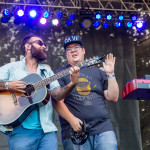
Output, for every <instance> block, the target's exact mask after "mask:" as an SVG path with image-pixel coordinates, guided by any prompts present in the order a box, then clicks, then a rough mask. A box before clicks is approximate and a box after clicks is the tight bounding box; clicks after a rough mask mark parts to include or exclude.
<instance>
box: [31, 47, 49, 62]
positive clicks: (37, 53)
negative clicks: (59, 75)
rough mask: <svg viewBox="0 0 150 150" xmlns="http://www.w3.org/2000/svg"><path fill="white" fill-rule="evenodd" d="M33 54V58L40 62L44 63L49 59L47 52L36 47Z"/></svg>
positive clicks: (32, 51) (32, 50) (33, 48)
mask: <svg viewBox="0 0 150 150" xmlns="http://www.w3.org/2000/svg"><path fill="white" fill-rule="evenodd" d="M31 54H32V57H33V58H36V59H37V60H38V61H44V60H46V59H47V55H46V53H45V51H41V50H39V49H37V48H35V47H34V46H32V47H31Z"/></svg>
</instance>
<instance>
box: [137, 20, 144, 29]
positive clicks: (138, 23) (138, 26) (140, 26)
mask: <svg viewBox="0 0 150 150" xmlns="http://www.w3.org/2000/svg"><path fill="white" fill-rule="evenodd" d="M136 27H137V28H139V29H141V28H142V27H143V21H137V23H136Z"/></svg>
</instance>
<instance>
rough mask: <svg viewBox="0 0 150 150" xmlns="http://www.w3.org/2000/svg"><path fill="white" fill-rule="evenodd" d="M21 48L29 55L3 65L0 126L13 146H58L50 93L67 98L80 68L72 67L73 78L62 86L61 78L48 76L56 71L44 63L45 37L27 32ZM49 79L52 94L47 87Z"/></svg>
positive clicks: (15, 149) (45, 149)
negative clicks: (58, 80) (50, 78)
mask: <svg viewBox="0 0 150 150" xmlns="http://www.w3.org/2000/svg"><path fill="white" fill-rule="evenodd" d="M21 50H22V52H23V54H24V56H25V57H24V58H23V59H22V60H21V61H17V62H12V63H8V64H6V65H4V66H2V67H0V81H1V82H0V130H1V131H2V132H3V133H6V134H7V135H8V145H9V149H10V150H57V149H58V145H57V138H56V131H57V128H56V127H55V125H54V124H53V122H52V105H51V101H49V99H50V98H49V97H50V95H51V96H52V97H53V99H55V100H56V101H59V100H61V99H63V98H65V97H66V96H67V95H68V94H69V93H70V92H71V91H72V89H73V88H74V87H75V86H76V84H77V82H78V77H79V72H80V68H79V67H72V68H70V69H69V71H68V72H69V73H70V79H71V82H70V83H69V84H68V85H66V86H65V87H63V88H61V87H60V86H59V83H58V82H57V80H54V81H53V82H51V83H50V82H49V80H48V81H47V80H44V78H46V79H47V78H48V79H49V77H51V76H54V73H53V71H52V70H51V69H50V67H49V66H48V65H45V64H41V63H40V62H41V61H44V60H46V58H47V55H46V53H45V50H46V45H45V44H44V42H43V40H42V38H41V37H39V36H37V35H34V34H29V35H27V36H25V37H24V39H23V40H22V46H21ZM36 82H37V83H36ZM34 83H35V84H34ZM48 83H50V84H49V85H50V88H49V91H50V95H49V94H48V93H49V92H48V91H47V89H46V87H45V86H46V85H47V84H48ZM43 85H44V86H43ZM42 95H43V96H42ZM8 97H9V98H8ZM3 99H4V100H3ZM43 99H44V100H43ZM45 99H46V100H45ZM36 100H38V102H39V103H38V102H37V101H36ZM45 104H46V105H45ZM41 105H42V107H40V106H41ZM43 105H44V106H43ZM18 112H19V113H20V114H19V113H18ZM7 115H8V116H7ZM15 115H16V116H15ZM26 115H28V117H27V116H26ZM15 117H16V119H15ZM20 124H21V125H20Z"/></svg>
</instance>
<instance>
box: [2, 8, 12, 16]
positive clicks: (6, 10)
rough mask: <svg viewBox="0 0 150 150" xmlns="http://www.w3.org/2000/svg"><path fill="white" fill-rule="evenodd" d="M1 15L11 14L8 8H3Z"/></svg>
mask: <svg viewBox="0 0 150 150" xmlns="http://www.w3.org/2000/svg"><path fill="white" fill-rule="evenodd" d="M3 15H4V16H6V17H8V16H10V15H11V12H10V10H8V9H5V10H4V11H3Z"/></svg>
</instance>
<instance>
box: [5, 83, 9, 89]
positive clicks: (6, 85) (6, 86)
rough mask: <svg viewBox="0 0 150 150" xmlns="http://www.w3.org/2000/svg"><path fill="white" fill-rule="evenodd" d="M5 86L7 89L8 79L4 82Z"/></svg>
mask: <svg viewBox="0 0 150 150" xmlns="http://www.w3.org/2000/svg"><path fill="white" fill-rule="evenodd" d="M5 88H6V89H8V81H6V83H5Z"/></svg>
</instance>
